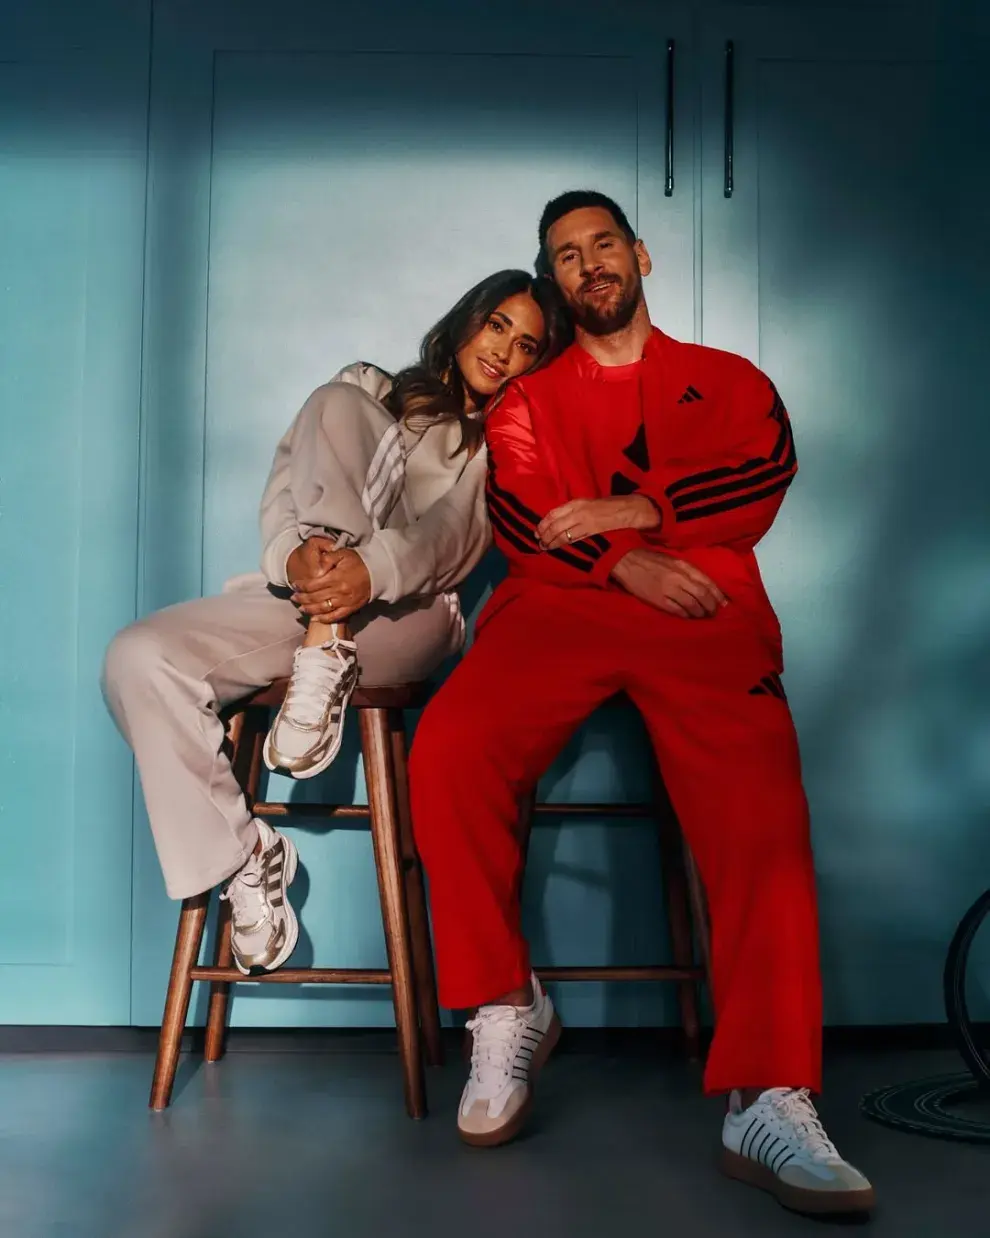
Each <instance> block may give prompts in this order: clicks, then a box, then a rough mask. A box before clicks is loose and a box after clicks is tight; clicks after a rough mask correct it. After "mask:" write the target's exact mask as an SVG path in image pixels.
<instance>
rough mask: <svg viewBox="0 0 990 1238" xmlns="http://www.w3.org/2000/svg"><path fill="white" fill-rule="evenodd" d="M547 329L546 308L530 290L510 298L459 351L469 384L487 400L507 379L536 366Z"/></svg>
mask: <svg viewBox="0 0 990 1238" xmlns="http://www.w3.org/2000/svg"><path fill="white" fill-rule="evenodd" d="M545 332H546V324H545V323H544V321H543V311H542V310H541V309H540V307H539V306H538V305H537V304H536V302H535V301H534V300H533V298H532V297H531V296H530V295H529V293H528V292H518V293H516V294H515V295H514V296H511V297H506V299H505V300H504V301H503V302H502V303H501V305H499V306H498V307H497V308H496V309H494V310H492V312H491V313H490V314H489V316H488V321H487V322H486V323H485V325H484V326H483V327H482V328H481V330H480V331H479V332H478V334H477V335H476V336H475V337H474V338H473V339H470V340H468V342H467V343H466V344H465V345H463V347H462V348H461V349H460V350H459V351H458V353H457V365H458V368H459V369H460V371H461V375H462V377H463V379H464V381H465V383H466V384H467V385H468V387H469V388H470V389H471V390H472V391H473V392H475V393H476V394H477V395H479V396H481V397H482V398H483V399H485V400H487V399H488V398H489V397H490V396H493V395H494V394H495V392H496V391H497V390H498V389H499V387H501V386H502V384H503V383H504V382H507V381H508V380H509V379H510V378H515V377H516V376H517V375H518V374H525V373H526V371H527V370H528V369H529V368H530V367H531V366H532V365H533V363H534V362H535V361H536V354H537V352H538V351H539V347H540V344H541V343H542V342H543V336H544V333H545Z"/></svg>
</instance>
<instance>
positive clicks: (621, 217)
mask: <svg viewBox="0 0 990 1238" xmlns="http://www.w3.org/2000/svg"><path fill="white" fill-rule="evenodd" d="M585 206H600V207H602V208H603V209H604V210H606V211H608V212H609V214H610V215H611V216H612V218H613V219H614V220H615V222H616V223H617V224H618V225H619V230H620V231H621V232H622V234H623V235H624V236H625V238H626V240H627V241H628V242H629V243H630V245H632V244H633V243H634V242H635V240H636V233H635V232H633V230H632V225H631V224H630V223H629V220H628V219H627V218H626V213H625V211H624V210H623V209H622V207H621V206H620V205H619V204H618V202H616V201H615V199H614V198H610V197H609V196H608V194H604V193H599V192H598V191H597V190H596V189H569V190H568V191H567V193H562V194H560V195H559V196H558V197H556V198H552V199H551V200H550V201H549V202H548V203H547V204H546V206H545V207H544V208H543V214H542V215H541V216H540V252H539V254H538V255H537V257H536V274H537V275H549V274H550V255H549V254H548V253H547V233H548V232H549V231H550V229H551V228H552V227H553V225H554V224H555V223H556V222H557V220H558V219H563V218H564V216H565V215H569V214H570V213H571V211H579V210H581V208H582V207H585Z"/></svg>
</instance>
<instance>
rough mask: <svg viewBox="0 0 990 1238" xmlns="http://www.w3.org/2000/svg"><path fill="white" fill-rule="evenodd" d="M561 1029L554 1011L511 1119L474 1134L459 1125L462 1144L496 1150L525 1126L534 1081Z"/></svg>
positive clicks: (531, 1106) (530, 1105) (534, 1085)
mask: <svg viewBox="0 0 990 1238" xmlns="http://www.w3.org/2000/svg"><path fill="white" fill-rule="evenodd" d="M561 1030H562V1027H561V1022H560V1018H559V1016H558V1015H557V1012H556V1011H554V1013H553V1018H552V1019H551V1021H550V1026H549V1027H548V1028H547V1030H546V1034H545V1035H544V1037H543V1039H542V1040H541V1041H540V1043H539V1046H538V1048H537V1050H536V1052H535V1053H534V1054H533V1062H532V1065H531V1066H530V1068H529V1082H528V1084H527V1090H528V1094H527V1096H526V1099H525V1100H524V1101H523V1103H522V1104H521V1105H520V1106H519V1108H518V1109H517V1110H516V1112H515V1113H514V1114H513V1115H512V1117H511V1118H510V1119H509V1120H508V1122H506V1123H505V1125H504V1126H499V1127H497V1128H496V1129H495V1130H490V1131H483V1132H480V1133H478V1132H475V1131H465V1130H462V1129H461V1126H460V1123H458V1126H457V1133H458V1135H460V1137H461V1139H462V1140H463V1141H464V1143H466V1144H469V1145H470V1146H471V1147H472V1148H497V1147H499V1146H500V1145H501V1144H503V1143H510V1142H511V1141H512V1140H513V1139H515V1138H516V1136H517V1135H518V1134H519V1132H520V1131H521V1130H522V1129H523V1127H524V1126H525V1125H526V1122H527V1120H528V1119H529V1115H530V1113H531V1112H532V1109H533V1093H534V1091H535V1089H536V1080H537V1077H538V1076H539V1073H540V1071H541V1070H542V1069H543V1067H544V1065H545V1064H546V1061H547V1058H548V1057H549V1056H550V1054H551V1053H552V1052H553V1051H554V1049H555V1048H556V1047H557V1041H558V1040H560V1033H561Z"/></svg>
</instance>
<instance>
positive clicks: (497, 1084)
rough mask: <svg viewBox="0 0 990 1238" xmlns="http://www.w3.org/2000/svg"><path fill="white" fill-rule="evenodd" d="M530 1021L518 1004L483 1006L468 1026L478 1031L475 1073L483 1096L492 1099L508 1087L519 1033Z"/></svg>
mask: <svg viewBox="0 0 990 1238" xmlns="http://www.w3.org/2000/svg"><path fill="white" fill-rule="evenodd" d="M525 1027H526V1021H525V1020H524V1019H523V1018H522V1017H521V1016H520V1014H519V1012H518V1010H517V1009H516V1007H515V1006H482V1008H481V1009H480V1010H479V1011H478V1013H477V1015H475V1017H474V1018H473V1019H469V1020H468V1023H467V1029H468V1031H469V1032H471V1033H473V1035H474V1047H473V1048H472V1050H471V1075H472V1078H473V1079H474V1081H475V1083H476V1084H477V1091H478V1093H479V1094H480V1096H481V1097H482V1098H483V1099H486V1100H490V1099H491V1098H492V1097H495V1096H497V1095H498V1094H499V1092H501V1090H502V1089H503V1088H504V1087H505V1082H506V1079H507V1078H508V1077H509V1075H511V1073H512V1063H513V1061H514V1059H515V1056H516V1047H517V1042H518V1037H519V1035H520V1033H521V1032H522V1031H523V1029H524V1028H525Z"/></svg>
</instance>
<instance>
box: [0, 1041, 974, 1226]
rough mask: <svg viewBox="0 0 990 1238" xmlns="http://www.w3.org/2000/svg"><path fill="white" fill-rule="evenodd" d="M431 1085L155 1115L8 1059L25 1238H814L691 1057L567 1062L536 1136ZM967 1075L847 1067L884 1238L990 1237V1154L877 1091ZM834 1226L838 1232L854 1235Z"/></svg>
mask: <svg viewBox="0 0 990 1238" xmlns="http://www.w3.org/2000/svg"><path fill="white" fill-rule="evenodd" d="M463 1069H464V1068H463V1066H462V1065H461V1063H460V1062H459V1061H453V1062H451V1063H449V1064H448V1065H447V1067H445V1068H444V1069H443V1070H440V1071H435V1072H430V1076H429V1084H430V1096H431V1106H432V1113H431V1116H430V1118H429V1119H427V1120H426V1121H425V1122H422V1123H413V1122H410V1121H409V1120H408V1119H407V1118H406V1117H405V1115H404V1112H403V1109H402V1103H401V1093H400V1088H399V1078H398V1064H397V1061H396V1059H395V1058H394V1057H393V1056H391V1054H387V1053H383V1052H381V1051H368V1052H361V1051H359V1050H358V1049H355V1050H352V1051H348V1052H337V1053H311V1052H295V1053H285V1052H279V1053H274V1052H257V1051H254V1052H232V1053H230V1054H228V1056H227V1058H226V1060H225V1061H224V1062H222V1063H220V1064H219V1065H216V1066H210V1067H203V1066H201V1065H197V1064H194V1063H193V1062H192V1061H191V1060H187V1061H185V1062H184V1064H183V1067H182V1068H181V1074H180V1080H179V1088H178V1091H177V1095H176V1098H175V1101H174V1104H173V1106H172V1108H171V1109H170V1110H169V1111H168V1112H167V1113H165V1114H161V1115H154V1114H150V1113H149V1112H148V1111H147V1109H146V1108H145V1106H146V1103H147V1093H148V1084H149V1078H150V1070H151V1059H150V1057H148V1056H147V1055H145V1054H143V1053H102V1054H78V1055H64V1054H44V1055H40V1054H39V1055H6V1056H2V1057H0V1233H2V1234H3V1235H4V1236H5V1238H53V1236H55V1235H59V1236H65V1238H227V1236H228V1235H229V1236H230V1238H256V1236H257V1238H261V1236H262V1235H264V1236H265V1238H281V1236H282V1235H286V1236H288V1235H291V1236H292V1238H308V1236H309V1235H328V1234H332V1235H335V1236H339V1238H364V1236H365V1235H367V1236H369V1238H370V1236H372V1235H374V1236H376V1238H414V1236H415V1238H418V1236H419V1235H422V1236H423V1238H427V1236H429V1238H445V1236H446V1235H447V1234H463V1235H466V1236H468V1238H507V1236H508V1235H511V1234H514V1233H517V1232H519V1222H520V1221H521V1222H522V1223H523V1225H524V1229H523V1230H522V1232H525V1233H532V1234H534V1235H538V1236H539V1238H558V1236H559V1238H564V1236H567V1238H584V1236H585V1235H587V1236H588V1238H592V1236H594V1238H611V1236H612V1235H616V1236H617V1235H625V1234H630V1235H638V1234H650V1235H653V1234H656V1235H670V1236H672V1238H694V1236H695V1235H699V1236H700V1235H715V1234H718V1235H728V1236H729V1238H736V1236H739V1238H742V1236H745V1235H754V1236H755V1235H760V1236H761V1238H768V1236H769V1238H772V1236H773V1235H788V1234H813V1233H819V1232H821V1231H822V1228H823V1223H822V1222H815V1221H810V1220H805V1219H803V1218H800V1217H795V1216H793V1215H791V1214H789V1213H787V1212H785V1211H783V1210H782V1209H781V1208H779V1207H778V1206H777V1205H776V1203H775V1202H774V1201H773V1200H772V1199H770V1198H768V1197H767V1196H764V1195H762V1194H760V1193H758V1192H755V1191H752V1190H750V1189H747V1188H745V1187H741V1186H738V1185H736V1184H734V1183H731V1182H728V1181H725V1180H723V1179H721V1178H720V1177H719V1176H718V1175H717V1174H716V1173H715V1172H714V1171H713V1169H712V1159H713V1152H714V1149H715V1146H716V1144H717V1134H718V1127H719V1109H720V1106H719V1103H718V1102H716V1101H709V1100H705V1099H703V1098H702V1097H701V1096H700V1095H699V1094H698V1087H697V1076H696V1075H694V1074H693V1073H692V1072H691V1070H690V1068H689V1067H687V1066H686V1065H684V1064H683V1063H682V1062H680V1061H679V1060H677V1059H675V1058H672V1057H661V1058H659V1059H654V1058H650V1057H649V1056H646V1055H644V1054H637V1055H634V1056H626V1057H623V1058H619V1057H608V1056H587V1055H581V1054H573V1053H572V1054H568V1053H562V1054H560V1055H559V1056H558V1057H557V1058H556V1060H555V1061H554V1062H553V1063H551V1066H550V1067H549V1068H548V1070H547V1072H546V1074H545V1075H544V1077H543V1080H542V1082H541V1089H540V1095H539V1103H538V1107H537V1117H536V1120H535V1121H534V1123H533V1126H532V1128H531V1130H530V1132H529V1133H528V1135H527V1136H526V1138H524V1139H523V1140H521V1141H520V1142H518V1143H517V1144H514V1145H511V1146H509V1147H506V1148H502V1149H498V1150H494V1151H479V1150H472V1149H468V1148H464V1147H462V1146H460V1145H459V1143H458V1141H457V1139H456V1137H455V1134H454V1130H453V1114H454V1110H455V1106H456V1100H457V1095H458V1093H459V1091H460V1087H461V1084H462V1082H463ZM958 1069H959V1064H958V1059H956V1058H955V1056H954V1055H953V1054H951V1053H942V1052H932V1051H928V1052H909V1053H884V1054H879V1053H876V1052H864V1051H858V1052H853V1051H840V1052H835V1053H833V1054H832V1055H831V1057H830V1060H829V1062H828V1069H827V1086H826V1095H825V1098H824V1100H823V1102H822V1106H821V1107H822V1111H823V1114H824V1115H825V1118H826V1121H827V1124H828V1127H829V1130H830V1133H831V1134H832V1136H833V1138H834V1139H835V1140H836V1142H837V1143H838V1144H839V1146H840V1148H841V1149H842V1150H843V1152H844V1153H845V1155H846V1156H847V1157H848V1158H849V1159H850V1160H852V1161H853V1162H854V1163H858V1164H860V1166H861V1167H862V1168H863V1169H864V1170H866V1171H867V1172H868V1173H869V1174H870V1176H871V1177H872V1178H873V1180H874V1183H875V1185H876V1187H877V1190H878V1193H879V1197H880V1204H881V1206H880V1209H879V1211H878V1213H877V1215H876V1217H875V1218H874V1220H873V1222H872V1224H871V1225H870V1226H869V1230H870V1233H871V1234H874V1235H877V1238H887V1236H890V1238H895V1236H896V1238H915V1236H917V1238H956V1236H958V1238H963V1236H964V1235H965V1236H966V1238H976V1236H979V1235H984V1234H988V1233H990V1149H987V1148H980V1147H973V1146H966V1145H961V1144H952V1143H947V1142H939V1141H935V1140H929V1139H922V1138H918V1137H916V1136H911V1135H904V1134H900V1133H898V1132H895V1131H890V1130H886V1129H884V1128H882V1127H879V1126H875V1125H873V1124H871V1123H868V1122H866V1121H864V1120H863V1119H862V1118H860V1117H859V1115H858V1113H857V1108H856V1103H857V1101H858V1098H859V1097H860V1096H861V1095H862V1094H863V1093H864V1092H865V1091H868V1090H870V1089H872V1088H874V1087H879V1086H882V1085H884V1084H886V1083H893V1082H897V1081H899V1080H906V1079H914V1078H920V1077H924V1076H928V1075H933V1074H939V1073H943V1072H951V1071H955V1070H958ZM824 1228H828V1229H834V1228H838V1226H836V1224H835V1223H834V1222H830V1223H827V1224H825V1225H824Z"/></svg>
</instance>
